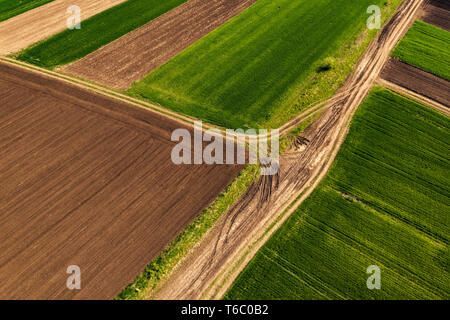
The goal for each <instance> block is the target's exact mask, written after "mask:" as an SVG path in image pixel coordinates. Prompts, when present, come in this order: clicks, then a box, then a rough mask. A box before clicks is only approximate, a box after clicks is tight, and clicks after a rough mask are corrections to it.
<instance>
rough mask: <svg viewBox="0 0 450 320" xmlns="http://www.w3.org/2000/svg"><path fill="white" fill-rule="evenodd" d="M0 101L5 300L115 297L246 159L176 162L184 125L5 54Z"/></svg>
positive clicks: (0, 278)
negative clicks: (76, 282)
mask: <svg viewBox="0 0 450 320" xmlns="http://www.w3.org/2000/svg"><path fill="white" fill-rule="evenodd" d="M0 101H1V103H0V159H1V160H0V179H1V181H2V183H1V185H0V252H1V255H0V299H70V298H76V299H112V298H114V297H116V296H117V294H118V293H119V292H120V291H121V290H122V289H123V288H124V287H125V286H126V285H127V284H128V283H130V282H131V281H132V280H133V279H134V278H135V277H136V276H137V275H138V274H139V273H140V272H141V271H142V270H144V267H145V266H146V265H147V264H148V263H149V262H150V261H152V260H153V259H154V258H155V257H156V256H157V255H158V254H159V253H160V252H161V250H162V249H163V248H164V247H165V246H166V245H167V244H168V243H170V242H171V241H172V240H173V239H174V238H175V237H176V236H177V234H178V233H179V232H180V231H181V230H183V229H184V228H185V227H186V226H187V225H188V224H189V223H190V222H191V221H192V220H193V219H194V218H195V217H196V216H197V214H198V213H199V212H201V211H202V210H203V209H204V208H205V207H206V206H208V205H209V204H210V203H211V202H212V201H213V200H214V199H215V198H216V197H217V195H218V194H219V193H220V192H221V191H222V190H223V189H224V188H225V187H226V186H227V185H228V184H229V183H230V182H231V180H233V178H234V177H235V176H236V175H237V174H238V172H239V171H240V170H241V169H242V166H234V165H181V166H177V165H175V164H174V163H173V162H172V161H171V150H172V148H173V146H174V142H171V141H170V136H171V133H172V132H173V130H174V129H177V128H180V124H179V123H177V122H174V121H172V120H169V119H167V118H166V117H164V116H161V115H159V114H155V113H153V112H150V111H149V110H145V109H140V108H137V107H134V106H130V105H128V104H126V103H122V102H118V101H115V100H113V99H109V98H106V97H103V96H100V95H97V94H93V93H91V92H89V91H87V90H84V89H81V88H79V87H76V86H73V85H68V84H66V83H64V82H62V81H59V80H54V79H51V78H47V77H45V76H42V75H38V74H36V73H34V72H29V71H24V70H22V69H19V68H17V67H12V66H10V65H7V64H4V63H1V64H0ZM205 181H208V183H205ZM70 265H77V266H79V267H80V269H81V279H82V280H81V281H82V289H81V290H73V291H71V290H68V288H67V287H66V280H67V277H68V274H67V273H66V270H67V267H68V266H70Z"/></svg>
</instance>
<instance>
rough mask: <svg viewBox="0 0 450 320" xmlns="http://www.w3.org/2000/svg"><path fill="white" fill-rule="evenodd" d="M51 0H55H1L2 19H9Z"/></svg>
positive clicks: (0, 12) (0, 14)
mask: <svg viewBox="0 0 450 320" xmlns="http://www.w3.org/2000/svg"><path fill="white" fill-rule="evenodd" d="M51 1H53V0H21V1H18V0H1V1H0V21H4V20H7V19H9V18H12V17H14V16H17V15H19V14H21V13H24V12H25V11H28V10H31V9H34V8H36V7H39V6H42V5H43V4H46V3H48V2H51Z"/></svg>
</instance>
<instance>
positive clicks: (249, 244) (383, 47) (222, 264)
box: [152, 0, 423, 299]
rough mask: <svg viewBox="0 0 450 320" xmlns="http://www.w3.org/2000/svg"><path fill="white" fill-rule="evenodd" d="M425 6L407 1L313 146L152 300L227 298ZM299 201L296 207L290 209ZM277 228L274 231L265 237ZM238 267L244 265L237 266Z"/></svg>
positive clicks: (312, 135)
mask: <svg viewBox="0 0 450 320" xmlns="http://www.w3.org/2000/svg"><path fill="white" fill-rule="evenodd" d="M422 2H423V0H406V1H405V2H403V3H402V5H401V6H400V7H399V8H398V10H397V11H396V13H395V14H394V16H393V17H392V19H391V20H390V22H389V23H388V24H387V25H386V26H385V27H384V29H383V30H382V32H381V33H380V34H379V36H378V37H377V38H376V39H375V40H374V41H373V42H372V43H371V44H370V46H369V48H368V49H367V51H366V53H365V54H364V56H363V57H362V58H361V60H360V61H359V63H358V65H357V67H356V70H355V72H354V74H353V75H352V76H351V77H349V78H348V79H347V81H346V82H345V84H344V85H343V87H342V88H341V89H340V90H339V92H338V93H337V94H336V96H337V97H339V99H334V100H333V99H332V100H331V102H330V103H329V104H328V105H327V106H326V110H325V112H324V113H323V114H322V115H321V117H320V118H319V119H318V120H317V121H316V122H315V123H314V124H313V125H312V126H310V127H308V128H307V129H306V130H305V132H304V134H303V135H304V136H305V137H306V138H307V139H308V140H309V141H310V142H309V143H308V144H307V145H301V146H299V147H298V148H292V149H291V150H289V152H287V154H286V155H284V156H282V157H281V159H280V172H279V175H278V176H277V177H270V176H263V177H262V178H261V179H259V180H258V181H256V182H255V183H254V184H253V185H252V186H251V187H250V188H249V189H248V191H247V192H246V193H245V194H244V196H243V197H242V198H241V199H240V200H239V201H238V202H237V203H236V204H235V205H234V206H233V207H232V208H231V209H230V210H229V211H228V212H227V213H226V214H225V215H223V216H222V217H221V218H220V220H219V221H218V222H217V223H216V225H215V226H214V228H213V229H211V230H210V232H208V234H207V235H206V236H205V237H204V239H203V240H202V241H201V242H200V243H199V244H198V246H197V247H196V248H194V250H193V251H192V252H191V254H190V255H189V256H188V257H187V259H185V260H184V261H183V262H182V263H181V264H180V265H179V266H178V267H177V269H176V270H175V271H174V272H173V274H172V275H171V277H170V279H169V280H168V282H167V283H166V284H165V285H164V286H163V287H162V288H161V290H160V291H159V292H158V293H157V294H156V295H155V296H152V298H156V299H200V298H205V299H211V298H220V297H221V296H222V295H223V293H224V292H225V291H226V289H227V288H228V287H229V285H230V284H231V283H232V281H233V280H234V278H235V277H236V276H237V275H238V274H239V272H240V271H241V270H242V268H243V267H244V266H245V262H246V261H248V260H249V259H250V258H251V257H252V256H253V255H254V254H255V253H256V252H257V250H258V249H259V248H260V247H261V245H262V244H263V243H264V241H265V240H266V239H267V238H268V237H269V236H270V234H271V233H272V232H273V231H274V230H275V229H276V226H279V225H280V224H281V223H282V222H283V221H284V220H285V219H286V218H287V217H288V216H289V214H290V213H291V211H293V210H294V209H295V207H296V206H297V205H299V204H300V202H301V201H303V199H304V198H306V197H307V196H308V195H309V194H310V193H311V192H312V190H313V189H314V187H315V186H316V185H317V183H318V182H319V181H320V180H321V178H322V177H323V176H324V175H325V174H326V172H327V170H328V168H329V167H330V165H331V163H332V162H333V159H334V157H335V156H336V154H337V152H338V149H339V147H340V145H341V144H342V142H343V140H344V138H345V135H346V132H347V130H348V126H349V123H350V120H351V117H352V115H353V113H354V112H355V110H356V109H357V107H358V106H359V105H360V103H361V102H362V101H363V99H364V98H365V97H366V96H367V94H368V93H369V91H370V88H371V87H372V84H373V83H374V81H375V80H376V79H377V77H378V75H379V73H380V71H381V69H382V67H383V65H384V63H385V61H386V60H387V59H388V57H389V53H390V52H391V50H392V49H393V48H394V46H395V44H396V43H397V41H398V40H399V39H400V38H401V37H402V36H403V35H404V33H405V32H406V30H407V29H408V27H409V26H410V24H411V23H412V22H413V19H414V17H415V14H416V13H417V11H418V9H419V8H420V6H421V4H422ZM343 92H345V94H342V93H343ZM299 197H300V198H299ZM297 198H299V199H298V200H297V202H296V203H295V205H294V206H292V207H291V209H288V208H289V205H290V204H291V203H293V202H294V201H296V199H297ZM287 209H288V211H287V212H286V210H287ZM285 212H286V214H284V215H282V214H283V213H285ZM280 217H282V218H281V219H279V220H277V219H278V218H280ZM276 221H277V222H276ZM274 222H276V224H275V228H272V229H271V230H270V231H269V232H265V231H267V228H268V226H270V225H271V224H272V223H274ZM255 239H258V240H255ZM242 259H244V263H242ZM237 261H240V263H238V264H233V262H237Z"/></svg>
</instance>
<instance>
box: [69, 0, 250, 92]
mask: <svg viewBox="0 0 450 320" xmlns="http://www.w3.org/2000/svg"><path fill="white" fill-rule="evenodd" d="M256 1H257V0H208V1H205V0H191V1H188V2H186V3H184V4H182V5H181V6H179V7H177V8H175V9H173V10H171V11H169V12H168V13H166V14H164V15H162V16H161V17H159V18H157V19H155V20H153V21H151V22H149V23H147V24H146V25H144V26H142V27H140V28H138V29H136V30H134V31H132V32H130V33H128V34H126V35H124V36H123V37H121V38H119V39H118V40H116V41H114V42H112V43H110V44H108V45H106V46H105V47H103V48H101V49H99V50H97V51H95V52H93V53H91V54H90V55H88V56H86V57H85V58H83V59H81V60H79V61H77V62H75V63H73V64H71V65H68V66H66V67H63V68H62V71H64V72H67V73H71V74H74V75H77V76H79V77H82V78H84V79H88V80H92V81H95V82H97V83H101V84H105V85H107V86H109V87H111V88H115V89H119V90H125V89H127V88H128V87H129V86H130V85H131V84H132V83H133V82H135V81H138V80H140V79H141V78H143V77H144V76H145V75H147V74H148V73H150V72H151V71H152V70H154V69H156V68H157V67H159V66H161V65H163V64H164V63H166V62H167V61H169V60H170V59H171V58H172V57H174V56H175V55H177V54H178V53H179V52H181V51H182V50H183V49H185V48H187V47H188V46H190V45H191V44H192V43H194V42H195V41H197V40H199V39H200V38H202V37H203V36H205V35H206V34H208V33H209V32H211V31H213V30H214V29H216V28H217V27H219V26H220V25H222V24H223V23H225V22H226V21H228V20H229V19H231V18H232V17H234V16H235V15H237V14H238V13H240V12H242V11H243V10H245V9H247V8H248V7H250V6H251V5H252V4H254V3H255V2H256Z"/></svg>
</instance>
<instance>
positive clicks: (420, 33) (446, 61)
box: [392, 21, 450, 80]
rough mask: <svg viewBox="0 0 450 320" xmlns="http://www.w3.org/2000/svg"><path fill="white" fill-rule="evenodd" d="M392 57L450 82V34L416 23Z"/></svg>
mask: <svg viewBox="0 0 450 320" xmlns="http://www.w3.org/2000/svg"><path fill="white" fill-rule="evenodd" d="M392 56H394V57H396V58H398V59H400V60H401V61H403V62H406V63H408V64H410V65H413V66H416V67H419V68H421V69H423V70H425V71H428V72H431V73H433V74H435V75H437V76H439V77H442V78H444V79H447V80H450V32H448V31H446V30H444V29H440V28H438V27H435V26H433V25H431V24H428V23H425V22H422V21H416V22H415V23H414V25H413V26H412V27H411V29H409V31H408V32H407V33H406V35H405V37H404V38H403V39H402V41H400V43H399V44H398V46H397V47H396V48H395V50H394V51H393V52H392Z"/></svg>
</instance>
